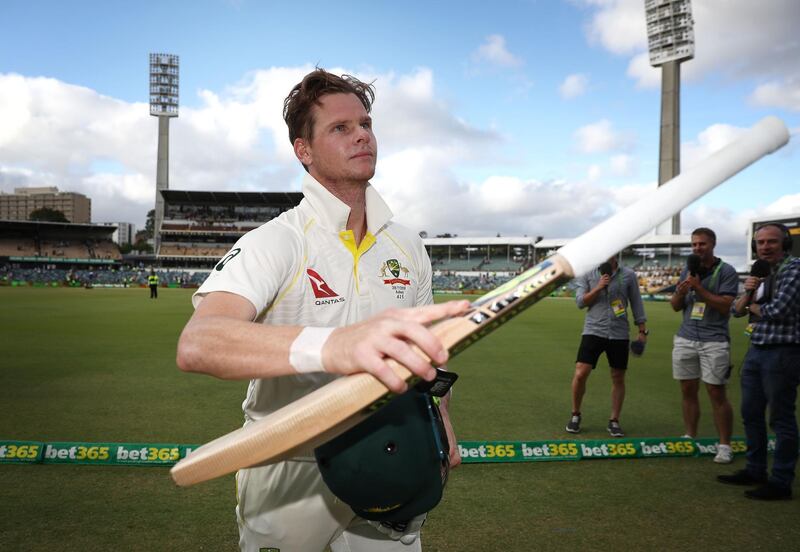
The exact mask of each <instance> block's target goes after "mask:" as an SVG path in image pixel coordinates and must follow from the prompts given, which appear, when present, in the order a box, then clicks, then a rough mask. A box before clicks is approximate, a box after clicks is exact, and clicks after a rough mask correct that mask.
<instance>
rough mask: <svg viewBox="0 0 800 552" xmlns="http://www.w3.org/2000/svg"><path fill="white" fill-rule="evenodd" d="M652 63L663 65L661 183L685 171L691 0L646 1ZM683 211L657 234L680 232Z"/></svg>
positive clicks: (659, 171) (691, 55) (659, 157)
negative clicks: (684, 73) (684, 84)
mask: <svg viewBox="0 0 800 552" xmlns="http://www.w3.org/2000/svg"><path fill="white" fill-rule="evenodd" d="M644 8H645V15H646V18H647V44H648V47H649V50H650V65H652V66H653V67H659V66H660V67H661V140H660V146H659V155H658V185H659V186H661V185H662V184H664V183H666V182H667V181H669V180H670V179H672V178H674V177H675V176H677V175H678V173H680V172H681V150H680V147H681V132H680V113H681V112H680V107H681V102H680V99H681V68H680V64H681V62H682V61H687V60H690V59H692V58H693V57H694V20H693V19H692V5H691V0H645V2H644ZM680 233H681V215H680V213H678V214H676V215H675V216H673V217H672V222H671V223H670V221H666V222H664V223H662V224H660V225H659V226H658V228H657V229H656V234H659V235H670V234H672V235H679V234H680Z"/></svg>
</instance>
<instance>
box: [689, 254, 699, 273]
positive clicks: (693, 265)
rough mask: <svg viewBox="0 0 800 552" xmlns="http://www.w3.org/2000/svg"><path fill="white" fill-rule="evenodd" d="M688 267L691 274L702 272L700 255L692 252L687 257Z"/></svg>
mask: <svg viewBox="0 0 800 552" xmlns="http://www.w3.org/2000/svg"><path fill="white" fill-rule="evenodd" d="M686 268H687V269H688V270H689V274H690V275H691V276H697V273H698V272H700V255H695V254H694V253H692V254H691V255H689V256H688V257H686Z"/></svg>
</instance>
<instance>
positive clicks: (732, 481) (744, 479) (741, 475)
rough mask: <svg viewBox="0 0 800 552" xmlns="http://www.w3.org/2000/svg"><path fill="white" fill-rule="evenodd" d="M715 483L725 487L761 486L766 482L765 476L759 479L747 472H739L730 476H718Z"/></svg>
mask: <svg viewBox="0 0 800 552" xmlns="http://www.w3.org/2000/svg"><path fill="white" fill-rule="evenodd" d="M717 481H719V482H720V483H725V484H727V485H763V484H765V483H766V482H767V476H766V475H762V476H760V477H759V476H755V475H753V474H751V473H750V472H749V471H747V470H739V471H737V472H736V473H732V474H730V475H718V476H717ZM748 492H749V491H748Z"/></svg>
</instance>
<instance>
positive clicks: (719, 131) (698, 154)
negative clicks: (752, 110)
mask: <svg viewBox="0 0 800 552" xmlns="http://www.w3.org/2000/svg"><path fill="white" fill-rule="evenodd" d="M745 130H747V129H744V128H739V127H735V126H731V125H726V124H714V125H711V126H709V127H708V128H706V129H705V130H703V131H702V132H700V134H698V135H697V138H696V139H694V140H689V141H686V142H683V143H682V144H681V168H682V170H686V169H690V168H692V167H694V166H695V165H697V164H698V163H699V162H700V161H702V160H703V159H705V158H706V157H708V156H710V155H711V154H712V153H714V152H716V151H719V150H720V149H722V148H724V147H725V146H727V145H728V144H730V143H731V142H733V141H734V140H735V139H736V138H738V137H739V136H740V135H741V134H742V133H743V132H745Z"/></svg>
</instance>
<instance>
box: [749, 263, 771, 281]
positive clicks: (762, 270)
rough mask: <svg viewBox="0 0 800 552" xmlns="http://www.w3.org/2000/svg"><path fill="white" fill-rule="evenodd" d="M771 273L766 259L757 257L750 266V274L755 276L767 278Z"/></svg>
mask: <svg viewBox="0 0 800 552" xmlns="http://www.w3.org/2000/svg"><path fill="white" fill-rule="evenodd" d="M769 273H770V266H769V263H768V262H767V261H765V260H764V259H756V260H755V262H754V263H753V266H751V267H750V276H755V277H756V278H766V277H767V276H769Z"/></svg>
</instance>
